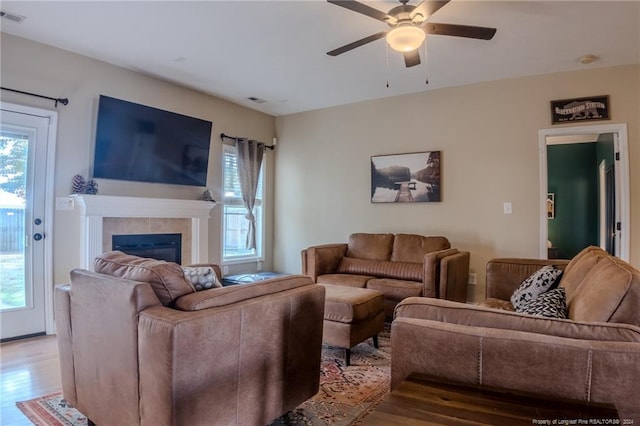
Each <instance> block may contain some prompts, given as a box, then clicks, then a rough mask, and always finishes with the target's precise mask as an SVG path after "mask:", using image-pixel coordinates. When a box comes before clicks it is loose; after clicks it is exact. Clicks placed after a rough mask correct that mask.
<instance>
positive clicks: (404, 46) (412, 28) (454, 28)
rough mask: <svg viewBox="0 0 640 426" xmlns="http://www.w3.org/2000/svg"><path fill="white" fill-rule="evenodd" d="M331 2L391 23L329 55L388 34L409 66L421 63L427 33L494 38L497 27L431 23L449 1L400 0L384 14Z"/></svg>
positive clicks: (341, 0)
mask: <svg viewBox="0 0 640 426" xmlns="http://www.w3.org/2000/svg"><path fill="white" fill-rule="evenodd" d="M327 1H328V2H329V3H331V4H335V5H337V6H341V7H344V8H345V9H349V10H351V11H354V12H357V13H361V14H363V15H367V16H369V17H371V18H373V19H377V20H379V21H382V22H384V23H386V24H387V25H389V27H391V29H389V30H386V31H380V32H379V33H376V34H372V35H370V36H368V37H365V38H363V39H360V40H357V41H354V42H352V43H349V44H345V45H344V46H342V47H339V48H337V49H334V50H332V51H330V52H327V55H330V56H338V55H340V54H342V53H345V52H348V51H350V50H352V49H355V48H356V47H360V46H363V45H365V44H367V43H371V42H372V41H375V40H378V39H381V38H382V37H386V40H387V43H388V44H389V46H390V47H391V48H392V49H394V50H396V51H398V52H401V53H402V54H403V55H404V63H405V65H406V66H407V67H413V66H415V65H419V64H420V53H418V48H419V47H420V46H421V45H422V42H423V41H424V39H425V38H426V35H427V34H437V35H448V36H456V37H467V38H476V39H480V40H491V39H492V38H493V36H494V35H495V33H496V29H495V28H487V27H474V26H470V25H455V24H432V23H428V22H427V20H428V19H429V17H430V16H431V15H433V14H434V13H435V12H436V11H437V10H439V9H440V8H441V7H442V6H444V5H446V4H447V3H449V0H424V1H422V2H421V3H420V4H418V5H417V6H411V5H408V4H407V3H408V2H409V0H399V1H400V3H402V5H400V6H396V7H394V8H393V9H391V10H389V11H388V12H387V13H384V12H382V11H380V10H378V9H374V8H373V7H370V6H367V5H366V4H363V3H360V2H357V1H355V0H327Z"/></svg>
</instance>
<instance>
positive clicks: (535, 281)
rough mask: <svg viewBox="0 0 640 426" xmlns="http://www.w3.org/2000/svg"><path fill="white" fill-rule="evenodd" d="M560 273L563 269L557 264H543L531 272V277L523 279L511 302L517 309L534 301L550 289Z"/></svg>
mask: <svg viewBox="0 0 640 426" xmlns="http://www.w3.org/2000/svg"><path fill="white" fill-rule="evenodd" d="M560 275H562V270H560V269H557V268H556V267H555V266H553V265H547V266H543V267H542V268H540V269H538V270H537V271H536V272H534V273H533V274H531V276H529V278H527V279H526V280H524V281H522V284H520V285H519V286H518V288H516V290H515V291H514V292H513V294H512V295H511V304H512V305H513V307H514V308H515V309H516V311H517V310H518V308H520V307H522V306H524V305H525V304H527V303H529V302H531V301H533V300H534V299H535V298H536V297H538V296H539V295H541V294H542V293H544V292H545V291H548V290H550V289H551V288H552V287H553V285H554V284H555V282H556V280H557V279H558V277H559V276H560Z"/></svg>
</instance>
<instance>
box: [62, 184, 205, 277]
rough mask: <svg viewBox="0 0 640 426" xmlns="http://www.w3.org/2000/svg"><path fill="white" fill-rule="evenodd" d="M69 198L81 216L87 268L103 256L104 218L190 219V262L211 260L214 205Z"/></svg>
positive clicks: (90, 196)
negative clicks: (210, 246)
mask: <svg viewBox="0 0 640 426" xmlns="http://www.w3.org/2000/svg"><path fill="white" fill-rule="evenodd" d="M70 197H71V198H72V199H73V200H74V206H75V209H76V210H77V211H78V213H79V215H80V217H81V222H82V237H81V239H82V245H83V247H82V253H83V256H82V257H83V259H82V267H83V268H85V269H93V259H95V258H96V257H97V256H98V255H100V254H101V253H102V250H103V249H102V238H103V218H105V217H125V218H129V217H139V218H167V219H169V218H176V219H179V218H182V219H191V256H192V259H191V261H192V262H193V263H207V262H208V261H209V258H208V256H209V253H208V252H209V246H208V244H209V241H208V240H209V217H210V212H211V209H212V208H213V207H214V206H215V203H214V202H211V201H199V200H176V199H166V198H142V197H120V196H114V195H84V194H83V195H78V194H74V195H71V196H70Z"/></svg>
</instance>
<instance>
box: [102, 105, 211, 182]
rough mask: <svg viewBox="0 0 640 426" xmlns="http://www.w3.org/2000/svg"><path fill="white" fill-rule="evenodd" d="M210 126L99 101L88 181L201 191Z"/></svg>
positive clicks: (165, 113) (144, 108)
mask: <svg viewBox="0 0 640 426" xmlns="http://www.w3.org/2000/svg"><path fill="white" fill-rule="evenodd" d="M211 127H212V123H211V122H210V121H206V120H201V119H198V118H193V117H188V116H186V115H182V114H176V113H174V112H169V111H164V110H161V109H157V108H152V107H148V106H144V105H139V104H136V103H133V102H128V101H123V100H120V99H115V98H111V97H108V96H104V95H101V96H100V101H99V104H98V120H97V125H96V144H95V155H94V162H93V177H94V178H105V179H117V180H132V181H138V182H156V183H169V184H175V185H192V186H206V183H207V167H208V165H209V145H210V143H211Z"/></svg>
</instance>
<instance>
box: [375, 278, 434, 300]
mask: <svg viewBox="0 0 640 426" xmlns="http://www.w3.org/2000/svg"><path fill="white" fill-rule="evenodd" d="M367 288H368V289H371V290H378V291H381V292H382V293H384V296H385V297H386V298H387V299H389V300H395V301H400V300H403V299H405V298H407V297H413V296H422V295H423V294H422V290H423V284H422V283H419V282H415V281H406V280H393V279H389V278H375V279H373V280H369V281H368V282H367Z"/></svg>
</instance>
